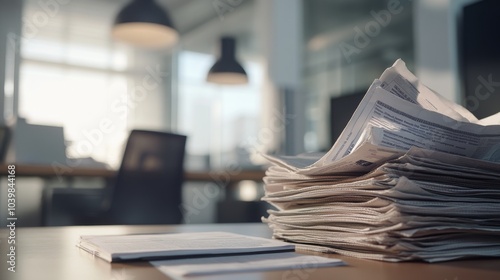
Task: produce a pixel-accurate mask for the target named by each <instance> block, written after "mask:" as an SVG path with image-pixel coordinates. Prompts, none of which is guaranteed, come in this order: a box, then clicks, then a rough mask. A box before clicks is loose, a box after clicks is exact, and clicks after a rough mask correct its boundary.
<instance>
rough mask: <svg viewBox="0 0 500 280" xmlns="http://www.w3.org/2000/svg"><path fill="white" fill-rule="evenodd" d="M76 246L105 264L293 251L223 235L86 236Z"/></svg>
mask: <svg viewBox="0 0 500 280" xmlns="http://www.w3.org/2000/svg"><path fill="white" fill-rule="evenodd" d="M77 246H78V247H79V248H81V249H83V250H85V251H87V252H89V253H91V254H93V255H95V256H97V257H99V258H102V259H104V260H106V261H108V262H119V261H132V260H154V259H172V258H186V257H200V256H201V257H202V256H211V255H231V254H252V253H266V252H267V253H270V252H285V251H294V250H295V246H294V245H292V244H289V243H286V242H282V241H278V240H273V239H265V238H260V237H252V236H245V235H240V234H234V233H227V232H196V233H172V234H140V235H100V236H96V235H90V236H89V235H87V236H81V237H80V241H79V242H78V244H77Z"/></svg>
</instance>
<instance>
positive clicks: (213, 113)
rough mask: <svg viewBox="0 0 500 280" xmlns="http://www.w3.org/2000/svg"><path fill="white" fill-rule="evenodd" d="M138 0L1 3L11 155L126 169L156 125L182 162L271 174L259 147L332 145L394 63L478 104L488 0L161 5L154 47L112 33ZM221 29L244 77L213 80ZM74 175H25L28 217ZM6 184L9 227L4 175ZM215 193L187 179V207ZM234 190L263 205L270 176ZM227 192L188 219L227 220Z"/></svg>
mask: <svg viewBox="0 0 500 280" xmlns="http://www.w3.org/2000/svg"><path fill="white" fill-rule="evenodd" d="M129 2H130V0H106V1H102V0H23V1H21V0H0V100H1V106H0V113H1V114H0V123H1V124H2V125H4V126H8V127H9V129H10V130H11V133H10V134H11V137H10V141H9V142H10V143H9V149H8V151H7V154H6V160H7V162H16V163H18V164H23V163H29V164H45V165H47V164H48V165H53V164H54V163H57V164H61V165H64V166H72V164H76V163H75V162H77V164H78V166H83V167H85V166H89V167H103V168H104V167H105V168H113V169H116V168H118V167H119V165H120V162H121V157H122V154H123V149H124V145H125V143H126V140H127V137H128V135H129V132H130V131H131V130H132V129H147V130H158V131H172V132H176V133H179V134H183V135H187V136H188V141H187V147H186V158H185V165H184V167H185V169H186V170H192V171H212V170H222V171H224V170H228V169H233V170H250V169H253V170H255V169H257V170H262V169H263V168H265V165H264V164H265V161H263V160H262V158H261V157H260V156H259V155H258V153H257V152H262V153H278V154H289V155H293V154H298V153H302V152H318V151H326V150H328V149H329V148H330V147H331V145H332V144H333V142H334V141H335V137H336V136H337V135H338V133H339V130H341V129H342V126H343V122H345V121H347V120H348V118H349V116H350V114H351V111H352V110H354V108H355V105H356V104H357V102H358V101H359V98H360V96H362V94H364V92H365V91H366V89H367V88H368V86H369V85H370V83H371V82H372V81H373V79H375V78H377V77H379V76H380V74H381V73H382V72H383V71H384V70H385V68H387V67H389V66H391V65H392V63H393V62H394V61H395V60H396V59H397V58H402V59H403V60H404V61H405V62H406V64H407V66H408V68H409V69H410V70H411V71H413V72H414V73H416V74H417V76H418V77H420V78H421V80H422V81H423V82H424V83H425V84H426V85H428V86H429V87H431V88H433V89H434V90H436V91H437V92H439V93H441V94H442V95H444V96H445V97H447V98H449V99H451V100H454V101H456V102H458V103H461V104H463V105H466V106H467V105H470V104H466V103H467V99H466V94H465V93H464V90H463V88H464V85H463V79H462V78H461V77H463V75H464V74H463V71H462V70H461V68H460V67H461V65H462V64H461V63H462V62H463V59H462V58H463V57H462V52H463V47H464V44H463V42H462V41H461V40H462V35H463V30H464V29H463V26H462V23H463V20H462V18H463V13H464V7H466V6H468V5H471V4H474V3H477V2H481V1H474V0H414V1H409V0H350V1H343V0H302V1H301V0H156V2H157V3H158V4H159V5H160V6H161V7H162V8H163V9H165V10H166V11H168V14H169V15H170V17H171V20H172V22H173V25H174V27H175V29H176V31H177V33H178V41H177V42H176V43H175V44H172V45H169V46H165V47H162V48H155V49H151V48H143V47H138V46H133V45H130V44H127V43H123V42H120V41H116V40H114V39H113V38H112V36H111V33H112V27H113V22H114V20H115V18H116V15H117V14H118V12H119V11H120V10H121V9H122V8H123V7H124V6H125V5H126V4H127V3H129ZM485 2H494V1H486V0H485ZM472 22H474V20H472ZM223 36H230V37H232V38H234V39H235V41H236V54H237V58H238V61H239V62H240V63H241V65H242V67H243V68H244V69H245V71H246V74H247V77H248V82H247V83H245V84H241V85H220V84H214V83H210V82H207V74H208V72H209V70H210V68H211V67H212V65H214V63H215V62H216V60H217V58H218V57H219V51H220V46H219V44H220V38H221V37H223ZM476 76H477V75H476ZM485 77H487V76H486V75H485ZM493 80H495V78H493ZM145 81H147V83H146V82H145ZM145 83H146V84H145ZM472 105H474V104H472ZM472 105H471V106H472ZM476 107H477V106H476ZM476 107H474V108H472V109H474V110H473V112H474V113H477V114H479V115H480V114H482V112H481V110H479V109H477V108H476ZM470 109H471V108H470ZM67 183H68V182H65V181H64V182H61V181H60V180H57V179H53V180H46V179H41V178H18V181H17V184H18V187H17V192H18V201H17V204H18V217H19V224H20V225H24V226H37V225H40V215H41V214H40V210H39V209H40V207H41V206H40V203H41V202H40V201H41V200H40V196H41V193H42V190H43V189H44V188H47V187H48V186H50V187H54V186H59V187H61V186H64V185H67ZM0 184H1V190H2V192H1V196H0V198H1V199H2V202H1V203H0V205H2V209H0V218H2V220H5V219H3V217H5V215H6V209H4V208H6V207H5V205H6V204H5V201H6V180H5V178H3V179H2V182H1V183H0ZM71 184H72V185H73V186H72V187H76V188H78V187H88V186H90V185H92V186H93V185H102V184H104V182H103V180H102V179H99V178H77V179H75V180H72V182H71ZM213 187H216V188H224V186H220V185H217V184H215V183H213V182H185V183H184V187H183V199H184V204H185V205H188V206H189V205H190V204H192V203H196V201H197V200H196V197H197V196H199V194H200V193H204V192H205V193H206V192H207V190H209V189H211V188H213ZM235 190H236V191H235V192H234V196H235V197H234V199H238V200H250V201H257V200H258V199H259V196H260V195H261V193H262V184H261V182H259V181H252V180H249V181H242V182H240V186H237V188H235ZM218 193H219V194H218V195H217V196H210V197H209V199H207V200H206V201H205V200H203V204H205V205H204V207H203V211H199V212H198V213H197V214H196V215H193V216H192V217H191V219H189V221H186V222H189V223H211V222H215V221H216V216H217V213H216V211H217V209H216V208H217V206H216V204H217V202H219V201H221V200H224V199H227V198H226V197H224V195H223V193H224V192H223V191H221V192H218ZM198 203H199V200H198Z"/></svg>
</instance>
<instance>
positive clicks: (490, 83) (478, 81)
mask: <svg viewBox="0 0 500 280" xmlns="http://www.w3.org/2000/svg"><path fill="white" fill-rule="evenodd" d="M499 12H500V1H498V0H484V1H479V2H477V3H473V4H471V5H468V6H465V7H464V9H463V17H462V22H461V27H460V29H459V34H458V35H459V37H460V39H459V42H460V43H459V46H460V48H459V49H460V50H459V53H460V66H461V67H460V68H461V82H462V86H461V88H462V97H463V98H464V105H465V106H466V107H467V109H469V110H470V111H471V112H472V113H473V114H474V115H475V116H476V117H477V118H479V119H481V118H484V117H487V116H489V115H492V114H494V113H497V112H498V111H500V35H499V32H498V31H499V30H500V16H499Z"/></svg>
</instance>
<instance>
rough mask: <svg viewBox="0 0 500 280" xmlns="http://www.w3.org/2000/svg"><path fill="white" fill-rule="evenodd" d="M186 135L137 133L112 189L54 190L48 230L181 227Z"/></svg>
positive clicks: (47, 216)
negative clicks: (57, 227) (106, 226)
mask: <svg viewBox="0 0 500 280" xmlns="http://www.w3.org/2000/svg"><path fill="white" fill-rule="evenodd" d="M186 139H187V137H186V136H183V135H177V134H172V133H166V132H155V131H145V130H133V131H132V132H131V133H130V136H129V138H128V141H127V145H126V148H125V152H124V155H123V159H122V163H121V166H120V169H119V170H118V173H117V176H116V180H115V182H114V184H113V186H112V187H111V188H108V189H104V190H96V189H76V188H74V189H72V188H54V189H49V190H48V191H47V193H46V194H44V203H45V205H44V224H45V225H68V224H73V225H89V224H128V225H130V224H179V223H181V221H182V213H181V208H180V205H181V202H182V193H181V192H182V183H183V175H184V168H183V165H184V154H185V146H186Z"/></svg>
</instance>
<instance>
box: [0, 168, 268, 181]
mask: <svg viewBox="0 0 500 280" xmlns="http://www.w3.org/2000/svg"><path fill="white" fill-rule="evenodd" d="M15 165H16V176H20V177H45V178H48V177H58V176H61V177H103V178H112V177H114V176H115V175H116V170H112V169H105V168H91V167H68V166H64V167H63V166H50V165H33V164H15ZM7 166H8V165H7V164H0V176H5V175H8V173H7V172H8V168H7ZM264 174H265V171H264V170H242V169H237V168H236V169H234V170H221V171H186V172H185V173H184V179H185V180H187V181H210V182H217V183H222V184H227V183H232V182H237V181H242V180H252V181H259V182H260V181H262V178H263V177H264Z"/></svg>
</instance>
